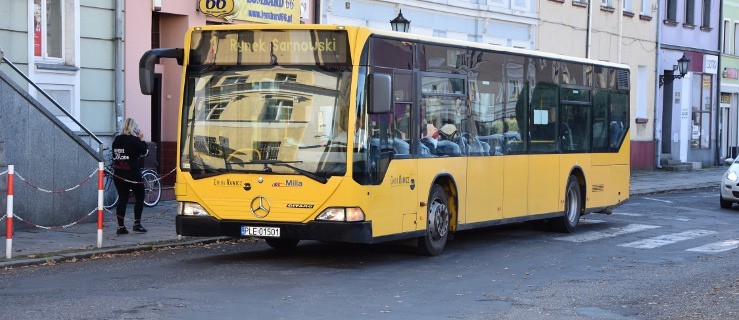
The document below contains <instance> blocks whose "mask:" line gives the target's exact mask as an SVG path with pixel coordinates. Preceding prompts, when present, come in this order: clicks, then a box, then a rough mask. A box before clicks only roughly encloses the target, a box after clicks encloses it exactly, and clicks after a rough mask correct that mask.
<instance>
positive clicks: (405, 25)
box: [390, 10, 411, 32]
mask: <svg viewBox="0 0 739 320" xmlns="http://www.w3.org/2000/svg"><path fill="white" fill-rule="evenodd" d="M390 26H391V27H392V28H393V31H403V32H408V30H410V28H411V21H410V20H407V19H406V18H405V17H403V10H400V11H399V12H398V16H397V17H395V19H393V20H390Z"/></svg>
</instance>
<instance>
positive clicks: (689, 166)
mask: <svg viewBox="0 0 739 320" xmlns="http://www.w3.org/2000/svg"><path fill="white" fill-rule="evenodd" d="M660 162H661V163H660V164H661V165H662V170H667V171H692V170H700V169H702V168H703V163H701V162H682V161H680V160H672V159H671V156H670V155H669V154H663V155H662V157H661V161H660Z"/></svg>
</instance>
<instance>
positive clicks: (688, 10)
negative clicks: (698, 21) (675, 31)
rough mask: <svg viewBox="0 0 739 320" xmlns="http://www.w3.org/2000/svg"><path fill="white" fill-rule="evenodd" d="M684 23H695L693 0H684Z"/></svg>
mask: <svg viewBox="0 0 739 320" xmlns="http://www.w3.org/2000/svg"><path fill="white" fill-rule="evenodd" d="M685 24H688V25H695V0H685Z"/></svg>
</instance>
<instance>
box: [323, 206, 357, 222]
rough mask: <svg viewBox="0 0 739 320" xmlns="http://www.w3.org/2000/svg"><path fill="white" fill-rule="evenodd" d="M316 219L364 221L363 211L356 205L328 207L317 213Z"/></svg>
mask: <svg viewBox="0 0 739 320" xmlns="http://www.w3.org/2000/svg"><path fill="white" fill-rule="evenodd" d="M316 220H322V221H342V222H343V221H347V222H355V221H364V211H362V209H361V208H358V207H349V208H328V209H326V210H323V212H321V214H319V215H318V217H317V218H316Z"/></svg>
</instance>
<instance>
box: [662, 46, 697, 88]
mask: <svg viewBox="0 0 739 320" xmlns="http://www.w3.org/2000/svg"><path fill="white" fill-rule="evenodd" d="M688 68H690V59H688V57H686V56H685V54H684V53H683V57H682V58H680V59H678V60H677V69H678V70H679V71H680V74H679V75H672V76H665V75H660V76H659V86H660V88H661V87H662V86H663V85H666V84H670V83H672V81H674V80H675V79H681V78H682V77H684V76H685V74H687V73H688Z"/></svg>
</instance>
